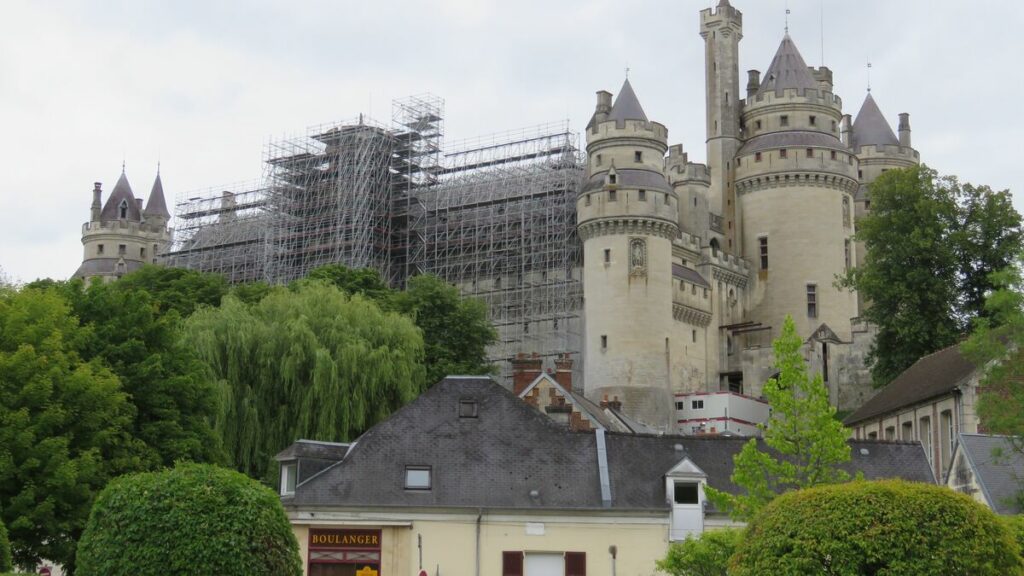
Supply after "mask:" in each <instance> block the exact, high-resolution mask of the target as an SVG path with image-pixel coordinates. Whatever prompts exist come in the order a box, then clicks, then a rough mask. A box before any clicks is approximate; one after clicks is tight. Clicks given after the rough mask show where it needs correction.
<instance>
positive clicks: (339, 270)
mask: <svg viewBox="0 0 1024 576" xmlns="http://www.w3.org/2000/svg"><path fill="white" fill-rule="evenodd" d="M306 279H308V280H313V281H323V282H327V283H328V284H333V285H335V286H337V287H338V288H341V289H342V290H344V291H345V292H347V293H349V294H351V295H356V294H359V295H361V296H364V297H366V298H368V299H370V300H373V301H374V302H376V303H377V305H378V306H380V307H381V309H382V310H387V311H390V310H391V309H392V305H391V301H392V299H393V298H394V296H395V292H394V291H393V290H391V288H389V287H388V285H387V283H385V282H384V279H383V278H381V277H380V273H379V272H377V271H376V270H374V269H372V268H349V267H347V266H344V265H342V264H328V265H327V266H321V267H319V268H314V269H313V270H311V271H310V272H309V274H308V275H307V276H306ZM300 282H301V281H300Z"/></svg>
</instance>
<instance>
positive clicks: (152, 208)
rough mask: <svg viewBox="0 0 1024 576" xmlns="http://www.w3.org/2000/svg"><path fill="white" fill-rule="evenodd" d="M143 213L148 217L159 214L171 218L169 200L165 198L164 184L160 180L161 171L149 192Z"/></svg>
mask: <svg viewBox="0 0 1024 576" xmlns="http://www.w3.org/2000/svg"><path fill="white" fill-rule="evenodd" d="M142 214H143V215H145V216H146V217H147V218H149V217H153V216H159V217H162V218H168V219H169V218H170V217H171V213H170V212H168V211H167V202H166V201H165V200H164V185H163V183H162V182H161V181H160V173H159V172H157V173H156V180H155V181H154V182H153V189H152V190H151V191H150V192H149V200H146V209H145V210H143V211H142Z"/></svg>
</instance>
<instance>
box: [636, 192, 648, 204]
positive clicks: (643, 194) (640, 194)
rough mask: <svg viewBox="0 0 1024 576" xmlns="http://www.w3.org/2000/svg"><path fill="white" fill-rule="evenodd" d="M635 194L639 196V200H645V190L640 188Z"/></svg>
mask: <svg viewBox="0 0 1024 576" xmlns="http://www.w3.org/2000/svg"><path fill="white" fill-rule="evenodd" d="M637 196H638V197H639V198H640V201H641V202H647V190H641V191H640V192H638V193H637Z"/></svg>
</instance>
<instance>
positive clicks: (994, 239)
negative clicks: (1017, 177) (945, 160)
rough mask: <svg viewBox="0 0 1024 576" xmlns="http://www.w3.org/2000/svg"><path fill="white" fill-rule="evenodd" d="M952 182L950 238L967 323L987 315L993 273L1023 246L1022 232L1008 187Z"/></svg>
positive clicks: (1002, 268)
mask: <svg viewBox="0 0 1024 576" xmlns="http://www.w3.org/2000/svg"><path fill="white" fill-rule="evenodd" d="M952 182H953V189H954V190H955V191H956V194H957V199H958V217H957V225H956V229H955V232H954V235H953V239H954V243H955V246H956V250H957V257H958V266H959V270H960V273H959V275H960V286H959V293H960V297H961V302H960V305H959V308H960V315H961V317H962V318H963V320H964V321H965V322H969V321H970V319H972V318H976V317H985V316H987V315H988V313H987V312H986V309H985V298H986V296H987V295H988V293H989V292H991V291H992V290H993V289H995V288H996V286H995V285H994V283H993V282H994V280H995V279H994V278H993V277H992V274H993V273H995V272H998V271H1000V270H1004V269H1006V268H1007V267H1008V266H1010V265H1011V264H1013V262H1014V259H1015V258H1016V257H1017V255H1018V254H1019V253H1020V251H1021V249H1024V231H1022V229H1021V216H1020V214H1019V213H1017V211H1016V210H1015V209H1014V208H1013V196H1012V195H1011V194H1010V191H1009V190H1002V191H998V192H997V191H993V190H992V189H991V188H989V187H988V186H973V185H971V184H963V185H959V183H957V182H956V180H952Z"/></svg>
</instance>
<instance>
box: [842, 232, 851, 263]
mask: <svg viewBox="0 0 1024 576" xmlns="http://www.w3.org/2000/svg"><path fill="white" fill-rule="evenodd" d="M843 250H844V251H845V262H846V269H847V270H849V269H850V239H849V238H847V239H846V240H844V241H843Z"/></svg>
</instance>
